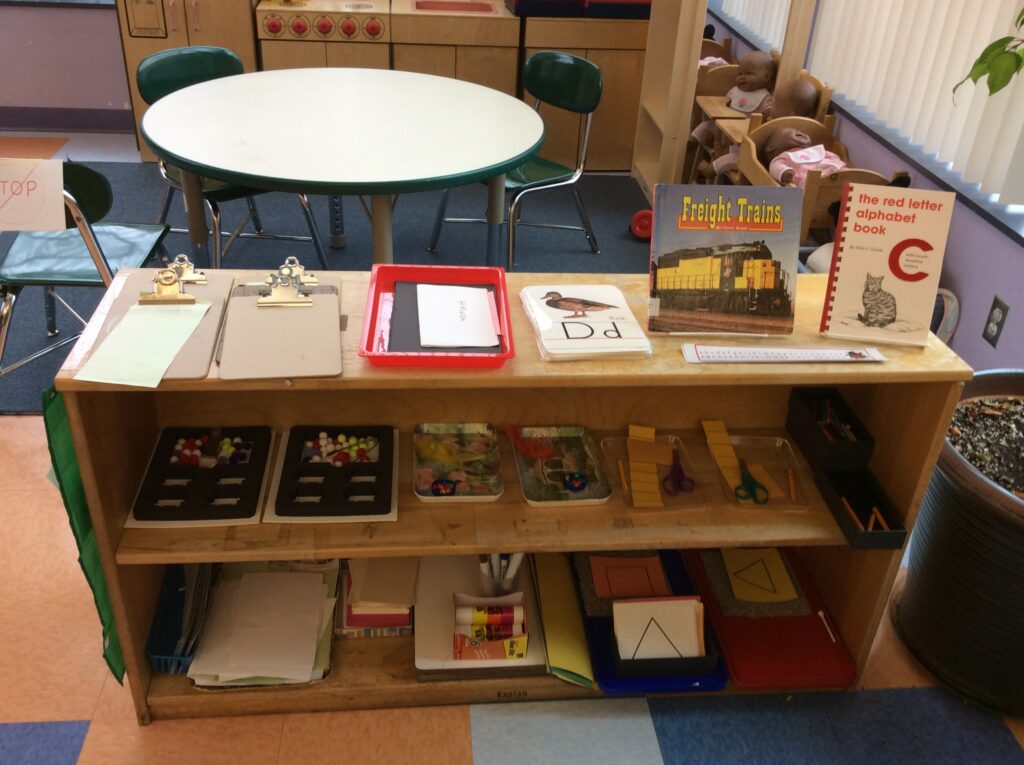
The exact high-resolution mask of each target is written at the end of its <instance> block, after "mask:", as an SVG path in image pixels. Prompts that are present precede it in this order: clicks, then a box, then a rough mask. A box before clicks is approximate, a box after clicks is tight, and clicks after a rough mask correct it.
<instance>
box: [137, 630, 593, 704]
mask: <svg viewBox="0 0 1024 765" xmlns="http://www.w3.org/2000/svg"><path fill="white" fill-rule="evenodd" d="M601 696H603V694H602V693H601V692H600V691H599V690H597V689H592V690H591V689H587V688H580V687H578V686H575V685H570V684H569V683H566V682H563V681H561V680H558V679H556V678H554V677H552V676H551V675H543V676H538V677H511V678H490V679H478V680H431V681H419V680H417V679H416V668H415V666H414V638H412V637H400V638H361V639H356V640H347V639H339V640H335V642H334V667H333V669H332V670H331V673H330V675H328V677H327V678H326V679H325V680H323V682H320V683H316V684H315V685H304V686H282V687H276V688H254V689H252V690H231V691H199V690H196V689H195V688H193V687H192V686H191V685H190V684H189V681H188V678H187V677H185V675H162V674H154V675H153V679H152V682H151V683H150V686H149V694H148V697H147V703H148V704H149V708H150V714H151V716H152V718H153V719H154V720H158V719H173V718H181V717H210V716H219V715H245V714H273V713H283V712H326V711H331V710H343V709H373V708H381V707H410V706H434V705H441V704H484V703H489V702H504V701H546V700H551V699H582V698H599V697H601Z"/></svg>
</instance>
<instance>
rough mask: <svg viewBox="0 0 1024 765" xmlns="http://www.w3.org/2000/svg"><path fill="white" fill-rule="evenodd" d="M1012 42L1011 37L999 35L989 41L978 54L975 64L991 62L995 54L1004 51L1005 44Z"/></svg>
mask: <svg viewBox="0 0 1024 765" xmlns="http://www.w3.org/2000/svg"><path fill="white" fill-rule="evenodd" d="M1012 42H1013V37H1000V38H999V39H998V40H996V41H995V42H993V43H989V44H988V46H987V47H986V48H985V50H983V51H982V52H981V55H980V56H978V60H977V61H975V62H974V63H975V64H981V63H986V64H988V63H991V62H992V61H993V60H994V59H995V57H996V56H998V55H999V54H1001V53H1004V52H1005V51H1006V46H1007V45H1009V44H1010V43H1012Z"/></svg>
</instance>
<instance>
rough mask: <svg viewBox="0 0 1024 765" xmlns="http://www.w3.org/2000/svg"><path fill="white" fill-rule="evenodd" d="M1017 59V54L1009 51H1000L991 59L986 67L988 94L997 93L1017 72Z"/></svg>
mask: <svg viewBox="0 0 1024 765" xmlns="http://www.w3.org/2000/svg"><path fill="white" fill-rule="evenodd" d="M1019 61H1020V59H1019V58H1018V57H1017V54H1016V53H1012V52H1010V51H1006V52H1004V53H1000V54H999V55H998V56H996V57H995V58H994V59H992V63H991V64H989V67H988V92H989V95H991V94H993V93H998V92H999V91H1000V90H1002V89H1003V88H1005V87H1006V86H1007V85H1008V84H1009V83H1010V79H1011V78H1012V77H1013V75H1015V74H1016V73H1017V63H1018V62H1019Z"/></svg>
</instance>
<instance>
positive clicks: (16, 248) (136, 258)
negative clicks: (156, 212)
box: [0, 223, 168, 287]
mask: <svg viewBox="0 0 1024 765" xmlns="http://www.w3.org/2000/svg"><path fill="white" fill-rule="evenodd" d="M92 229H93V231H94V232H95V234H96V238H97V240H98V241H99V245H100V249H101V250H103V254H104V255H105V256H106V258H107V263H109V264H110V270H111V271H112V272H115V273H116V272H117V271H118V269H121V268H139V267H141V266H142V265H143V264H144V263H146V261H148V260H149V259H150V258H151V257H152V256H153V255H154V253H155V252H156V249H157V247H159V246H160V243H161V242H162V241H163V238H164V237H165V236H166V235H167V231H168V228H167V226H161V225H153V224H146V223H133V224H125V223H96V224H93V227H92ZM4 283H6V284H17V285H23V286H29V285H53V284H60V285H66V286H76V287H78V286H80V287H102V286H103V279H102V278H100V274H99V271H97V270H96V266H95V264H94V263H93V259H92V256H91V255H90V254H89V250H88V249H87V248H86V246H85V240H84V239H82V235H81V233H80V232H79V231H78V229H73V228H72V229H64V230H63V231H33V232H22V233H20V234H18V236H17V238H16V239H15V240H14V243H13V244H12V245H11V248H10V250H8V251H7V254H6V255H5V256H0V284H4Z"/></svg>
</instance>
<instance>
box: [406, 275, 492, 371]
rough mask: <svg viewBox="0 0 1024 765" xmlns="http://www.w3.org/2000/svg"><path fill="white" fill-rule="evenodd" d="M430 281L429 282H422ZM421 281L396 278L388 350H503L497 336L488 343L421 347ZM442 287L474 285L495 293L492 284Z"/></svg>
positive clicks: (480, 351) (457, 285) (445, 351)
mask: <svg viewBox="0 0 1024 765" xmlns="http://www.w3.org/2000/svg"><path fill="white" fill-rule="evenodd" d="M425 283H430V284H432V282H425ZM419 285H420V282H395V304H394V307H393V308H392V309H391V338H390V340H389V341H388V351H390V352H395V353H399V352H405V353H410V352H411V353H502V352H503V351H504V350H505V348H506V345H505V342H504V341H503V340H502V338H501V337H500V336H499V338H498V344H497V345H493V346H489V347H486V348H485V347H480V346H468V345H467V346H460V347H457V348H433V347H431V348H424V347H423V346H422V345H420V309H419V299H418V297H417V292H416V288H417V287H419ZM437 286H444V287H476V288H478V289H482V290H487V291H488V292H490V293H492V294H494V295H495V297H497V293H495V290H494V285H493V284H444V285H437Z"/></svg>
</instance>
